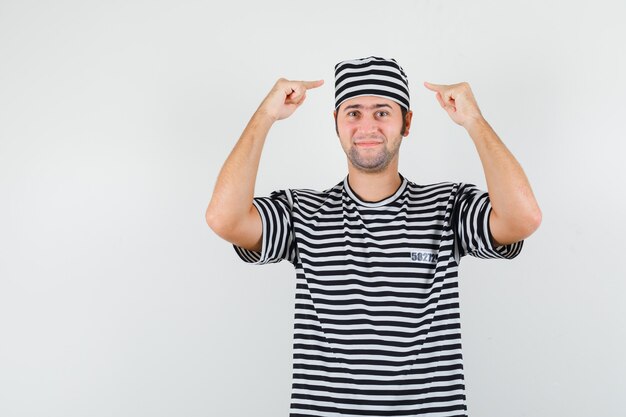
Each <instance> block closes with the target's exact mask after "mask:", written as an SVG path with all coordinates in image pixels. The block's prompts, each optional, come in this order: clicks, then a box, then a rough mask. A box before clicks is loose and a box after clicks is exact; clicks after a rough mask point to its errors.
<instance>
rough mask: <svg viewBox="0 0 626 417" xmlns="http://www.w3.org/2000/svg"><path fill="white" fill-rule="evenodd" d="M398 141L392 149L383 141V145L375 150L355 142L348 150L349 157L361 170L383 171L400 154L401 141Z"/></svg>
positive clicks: (368, 171)
mask: <svg viewBox="0 0 626 417" xmlns="http://www.w3.org/2000/svg"><path fill="white" fill-rule="evenodd" d="M396 143H397V145H396V146H395V147H394V148H393V149H391V150H389V149H387V146H385V145H386V143H383V146H379V147H378V149H377V150H376V151H375V152H372V151H371V150H370V149H367V148H360V147H359V146H357V145H355V144H353V145H352V146H351V147H350V150H349V151H348V159H349V160H350V162H352V165H354V167H355V168H356V169H358V170H359V171H363V172H367V173H378V172H382V171H384V170H385V169H386V168H387V167H388V166H389V164H390V163H391V161H392V160H393V158H395V156H396V155H397V154H398V150H399V149H400V143H401V141H400V140H399V141H397V142H396Z"/></svg>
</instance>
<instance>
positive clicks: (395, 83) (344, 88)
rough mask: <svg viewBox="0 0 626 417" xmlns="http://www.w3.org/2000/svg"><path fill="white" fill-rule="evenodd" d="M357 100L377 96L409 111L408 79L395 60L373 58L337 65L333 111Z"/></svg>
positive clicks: (342, 62)
mask: <svg viewBox="0 0 626 417" xmlns="http://www.w3.org/2000/svg"><path fill="white" fill-rule="evenodd" d="M359 96H379V97H385V98H388V99H390V100H393V101H395V102H396V103H398V104H399V105H400V106H402V107H404V108H405V109H406V110H409V79H408V77H407V76H406V74H405V73H404V70H403V69H402V67H401V66H400V65H398V63H397V62H396V60H395V59H393V58H391V59H386V58H381V57H377V56H370V57H367V58H359V59H351V60H347V61H341V62H339V63H338V64H337V65H335V110H337V109H338V108H339V106H340V105H341V103H343V102H344V101H346V100H349V99H351V98H354V97H359Z"/></svg>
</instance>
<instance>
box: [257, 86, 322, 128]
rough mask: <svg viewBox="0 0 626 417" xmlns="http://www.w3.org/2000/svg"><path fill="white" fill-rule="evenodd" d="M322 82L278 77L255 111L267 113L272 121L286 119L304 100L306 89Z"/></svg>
mask: <svg viewBox="0 0 626 417" xmlns="http://www.w3.org/2000/svg"><path fill="white" fill-rule="evenodd" d="M322 84H324V80H317V81H290V80H286V79H284V78H279V79H278V81H276V84H274V87H272V90H271V91H270V92H269V94H268V95H267V97H265V99H264V100H263V102H262V103H261V105H260V106H259V108H258V110H257V111H258V112H262V113H265V114H267V115H268V116H269V117H271V118H272V120H274V121H277V120H282V119H286V118H287V117H289V116H291V114H292V113H293V112H294V111H296V109H297V108H298V107H300V105H301V104H302V103H303V102H304V99H305V98H306V90H309V89H311V88H317V87H319V86H321V85H322Z"/></svg>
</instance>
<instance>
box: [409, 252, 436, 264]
mask: <svg viewBox="0 0 626 417" xmlns="http://www.w3.org/2000/svg"><path fill="white" fill-rule="evenodd" d="M411 260H412V261H417V262H430V263H437V254H436V253H430V252H411Z"/></svg>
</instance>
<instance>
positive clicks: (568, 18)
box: [0, 0, 626, 417]
mask: <svg viewBox="0 0 626 417" xmlns="http://www.w3.org/2000/svg"><path fill="white" fill-rule="evenodd" d="M625 12H626V6H625V4H624V2H623V1H614V2H609V1H604V0H603V1H594V2H581V1H579V2H572V1H545V0H544V1H539V0H530V1H528V0H527V1H523V2H514V3H513V2H510V3H509V2H503V1H486V0H481V1H471V2H468V1H396V2H384V1H363V0H362V1H358V2H334V1H316V2H308V3H303V2H293V1H281V2H277V1H268V2H263V3H258V2H249V3H248V4H246V3H242V2H219V3H216V2H208V1H204V2H199V1H180V0H178V1H131V0H129V1H123V2H122V1H120V2H85V1H60V2H43V1H42V2H28V1H6V0H5V1H2V2H0V202H1V204H0V415H2V416H7V417H9V416H11V417H12V416H48V417H52V416H63V417H70V416H77V417H78V416H81V417H83V416H91V417H97V416H112V415H115V416H133V417H135V416H151V417H155V416H174V415H176V416H209V415H211V416H221V417H229V416H246V415H256V416H281V415H282V416H284V415H287V414H288V408H289V400H290V398H289V395H290V394H289V390H290V384H291V344H292V341H291V337H292V333H291V332H292V319H293V301H294V300H293V297H294V289H295V282H294V272H293V267H292V266H291V264H289V263H287V262H282V263H280V264H274V265H266V266H261V267H259V266H251V265H246V264H244V263H243V262H241V261H240V260H239V259H238V258H237V257H236V255H235V252H234V250H233V249H232V247H231V245H230V244H229V243H228V242H226V241H223V240H221V239H220V238H219V237H218V236H216V235H215V234H214V233H213V232H212V231H211V230H210V229H209V228H208V226H207V225H206V224H205V220H204V211H205V209H206V206H207V204H208V202H209V200H210V197H211V192H212V190H213V186H214V184H215V180H216V178H217V175H218V172H219V170H220V168H221V166H222V163H223V162H224V160H225V159H226V157H227V156H228V154H229V152H230V150H231V149H232V147H233V146H234V144H235V142H236V141H237V139H238V138H239V135H240V134H241V131H242V130H243V128H244V127H245V125H246V123H247V121H248V120H249V117H250V116H251V115H252V113H253V112H254V110H255V109H256V108H257V106H258V105H259V103H260V102H261V100H262V99H263V98H264V97H265V95H266V94H267V92H268V91H269V89H270V88H271V87H272V85H273V84H274V82H275V81H276V79H277V78H279V77H281V76H282V77H286V78H290V79H318V78H323V79H324V80H325V81H326V84H325V85H324V86H323V87H321V88H319V89H317V90H315V91H311V92H310V94H308V95H307V101H306V103H304V105H303V106H302V107H301V108H300V109H299V110H298V111H297V112H296V113H295V114H294V115H293V116H292V117H291V118H289V119H287V120H284V121H282V122H279V124H277V125H276V126H275V127H274V128H273V129H272V131H271V132H270V136H269V137H268V140H267V142H266V147H265V149H264V151H263V157H262V160H261V166H260V170H259V175H258V179H257V185H256V195H268V194H269V192H270V191H272V190H274V189H280V188H288V187H290V188H298V187H300V188H315V189H324V188H327V187H329V186H331V185H334V184H336V183H337V182H339V181H340V180H341V179H342V178H343V177H344V176H345V174H346V172H347V165H346V158H345V154H343V151H342V149H341V147H340V146H339V142H338V139H337V138H336V136H335V132H334V124H333V119H332V117H331V113H332V107H333V94H334V90H333V82H334V80H333V74H334V73H333V70H334V65H335V63H337V62H339V61H340V60H343V59H349V58H357V57H363V56H369V55H378V56H385V57H393V58H395V59H396V60H398V62H399V63H400V65H402V66H403V68H404V69H405V71H406V72H407V74H408V76H409V83H410V88H411V97H412V100H411V105H412V108H413V111H414V113H415V115H414V117H413V128H412V130H411V134H410V136H409V137H408V138H407V139H405V143H404V144H403V146H402V148H401V155H400V172H402V173H403V174H404V175H405V176H407V177H408V178H409V179H411V180H412V181H415V182H418V183H428V182H435V181H445V180H454V181H460V180H462V181H466V182H473V183H475V184H477V185H479V186H481V187H483V188H484V187H486V183H485V180H484V176H483V173H482V167H481V164H480V160H479V158H478V155H477V153H476V150H475V148H474V146H473V143H472V141H471V140H470V138H469V137H468V135H467V134H466V132H465V131H464V130H463V128H461V127H460V126H457V125H455V124H454V123H453V122H452V121H451V120H450V119H449V117H448V116H447V114H445V112H444V111H443V110H442V109H441V108H440V107H439V105H438V104H437V102H436V100H435V98H434V96H433V94H432V93H431V92H430V91H428V90H426V89H425V88H424V87H423V86H422V82H423V81H430V82H434V83H441V84H449V83H456V82H460V81H468V82H469V83H470V85H471V86H472V89H473V91H474V93H475V96H476V98H477V101H478V104H479V105H480V107H481V110H482V112H483V115H484V116H485V117H486V118H487V120H488V121H489V122H490V123H491V125H492V126H493V127H494V129H495V130H496V132H498V134H499V135H500V137H501V138H502V139H503V141H504V142H505V143H506V145H507V146H508V147H509V149H510V150H511V151H512V152H513V154H514V155H515V156H516V157H517V158H518V160H519V161H520V163H521V164H522V166H523V167H524V169H525V171H526V174H527V176H528V178H529V179H530V181H531V184H532V186H533V189H534V192H535V195H536V197H537V199H538V201H539V204H540V207H541V209H542V211H543V223H542V225H541V228H540V229H539V230H538V231H537V232H536V233H535V234H534V235H533V236H531V237H530V238H529V239H528V240H527V241H526V243H525V248H524V250H523V252H522V254H521V255H520V256H519V257H518V258H517V259H515V260H512V261H497V260H490V261H484V260H478V259H473V258H464V259H463V262H462V265H461V272H460V277H461V300H462V304H461V308H462V323H463V328H462V331H463V340H464V358H465V366H466V387H467V403H468V411H469V415H470V416H481V417H490V416H494V417H495V416H498V417H499V416H503V415H506V416H508V417H522V416H533V417H543V416H546V417H547V416H551V417H552V416H570V417H574V416H575V417H587V416H616V415H619V414H620V413H622V412H623V405H622V404H621V399H622V398H621V397H622V396H623V394H624V392H626V377H625V376H624V375H626V361H625V360H624V358H623V354H622V352H623V351H624V347H625V343H626V326H625V325H624V317H626V304H625V303H623V302H622V299H623V297H624V294H626V283H625V280H624V278H625V274H624V272H623V269H622V264H623V259H622V258H621V257H622V256H624V249H625V245H624V234H625V232H626V228H625V226H624V219H623V217H624V214H625V213H626V210H625V209H626V207H625V202H624V201H625V199H624V195H623V194H624V182H625V180H626V170H625V168H624V162H623V160H624V153H625V152H624V151H625V150H626V146H625V144H624V141H625V139H626V137H625V135H624V122H623V120H624V113H625V112H626V104H625V103H626V101H625V100H624V95H625V93H626V81H625V78H624V74H625V73H626V71H625V70H626V68H625V67H626V52H625V47H624V44H623V40H624V39H626V29H625V28H624V25H623V17H624V15H625ZM320 166H322V167H323V169H320Z"/></svg>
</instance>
